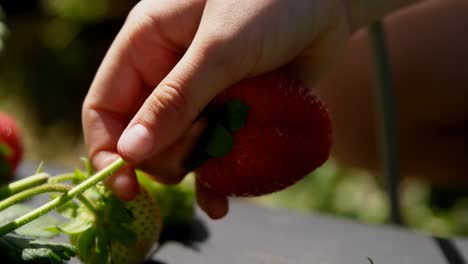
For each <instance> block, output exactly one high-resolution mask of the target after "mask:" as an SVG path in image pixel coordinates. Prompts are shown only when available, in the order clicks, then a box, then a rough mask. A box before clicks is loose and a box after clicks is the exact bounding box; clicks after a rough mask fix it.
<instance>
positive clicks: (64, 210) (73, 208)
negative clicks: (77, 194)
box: [52, 198, 79, 219]
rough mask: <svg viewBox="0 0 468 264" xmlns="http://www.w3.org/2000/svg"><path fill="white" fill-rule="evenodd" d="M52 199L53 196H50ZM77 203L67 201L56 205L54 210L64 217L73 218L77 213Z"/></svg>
mask: <svg viewBox="0 0 468 264" xmlns="http://www.w3.org/2000/svg"><path fill="white" fill-rule="evenodd" d="M52 199H53V198H52ZM78 208H79V207H78V205H77V204H76V203H75V202H74V201H73V200H71V201H68V202H66V203H64V204H63V205H61V206H59V207H57V208H56V209H55V210H56V211H57V212H58V213H59V214H60V215H61V216H63V217H65V218H69V219H70V218H74V217H76V216H77V215H78Z"/></svg>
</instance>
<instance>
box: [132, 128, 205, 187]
mask: <svg viewBox="0 0 468 264" xmlns="http://www.w3.org/2000/svg"><path fill="white" fill-rule="evenodd" d="M205 127H206V120H204V119H201V120H198V121H197V122H195V123H194V124H193V125H192V126H191V127H190V129H189V130H188V131H187V132H186V133H185V134H184V135H183V136H182V137H181V138H180V139H177V140H176V142H175V143H174V144H172V145H171V146H169V147H168V148H166V149H165V150H164V151H163V152H161V153H157V154H156V156H154V157H151V158H150V159H149V161H147V162H144V163H143V164H142V165H141V168H142V169H143V170H144V171H147V172H149V173H152V174H153V175H154V178H155V179H156V180H157V181H159V182H161V183H164V184H177V183H179V182H180V181H181V180H182V179H183V178H184V176H185V175H186V174H187V173H188V172H187V171H186V169H185V162H186V161H187V159H189V158H190V156H191V155H192V153H193V151H194V149H195V147H196V144H197V142H198V139H199V138H200V137H201V135H202V133H203V131H204V129H205Z"/></svg>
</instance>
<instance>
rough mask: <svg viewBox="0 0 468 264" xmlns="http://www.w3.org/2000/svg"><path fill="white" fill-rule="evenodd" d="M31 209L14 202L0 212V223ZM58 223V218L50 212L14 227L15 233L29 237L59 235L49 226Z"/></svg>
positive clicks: (2, 223) (4, 222)
mask: <svg viewBox="0 0 468 264" xmlns="http://www.w3.org/2000/svg"><path fill="white" fill-rule="evenodd" d="M31 210H32V208H31V207H29V206H26V205H23V204H15V205H13V206H11V207H9V208H7V209H5V210H3V211H1V212H0V225H4V224H6V223H8V222H10V221H12V220H14V219H16V218H18V217H20V216H23V215H25V214H26V213H29V212H30V211H31ZM60 223H61V221H60V220H58V219H57V218H55V217H53V216H51V215H50V214H48V215H43V216H41V217H39V218H37V219H36V220H34V221H32V222H30V223H28V224H26V225H24V226H22V227H20V228H18V229H16V230H15V233H17V234H19V235H24V236H31V237H47V238H50V237H55V236H57V235H59V232H57V230H54V229H53V228H51V227H56V226H58V225H60Z"/></svg>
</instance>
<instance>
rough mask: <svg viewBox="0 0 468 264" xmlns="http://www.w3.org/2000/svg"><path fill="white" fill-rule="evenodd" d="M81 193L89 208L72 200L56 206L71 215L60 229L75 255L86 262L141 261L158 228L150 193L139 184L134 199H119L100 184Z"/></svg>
mask: <svg viewBox="0 0 468 264" xmlns="http://www.w3.org/2000/svg"><path fill="white" fill-rule="evenodd" d="M85 196H86V197H87V199H88V200H89V201H90V202H91V203H92V204H93V206H94V209H93V210H89V207H87V206H85V205H83V204H82V203H80V204H76V203H74V202H73V203H68V204H67V205H66V206H64V207H62V208H61V209H60V210H61V212H62V214H63V215H64V216H66V217H69V218H70V219H71V221H70V222H68V223H67V224H65V225H63V226H61V227H60V229H61V231H62V232H64V233H66V234H68V235H69V236H70V242H71V244H72V245H73V246H75V247H76V248H77V250H78V257H79V259H80V260H81V261H82V262H83V263H87V264H95V263H96V264H101V263H113V264H120V263H125V264H132V263H142V262H143V260H144V258H145V256H146V255H147V254H148V253H149V251H150V249H151V248H152V247H153V246H154V245H155V244H157V242H158V239H159V236H160V233H161V229H162V216H161V211H160V207H159V204H158V202H157V201H156V200H155V199H154V197H153V196H152V195H150V194H149V193H148V191H147V190H146V189H145V188H142V189H141V191H140V194H139V195H138V196H137V197H136V198H135V199H133V200H131V201H128V202H123V201H120V200H119V199H118V198H117V197H116V196H115V195H114V194H113V193H112V192H111V191H110V190H108V189H107V188H105V187H104V186H102V185H101V186H97V187H96V188H92V189H90V190H89V191H88V192H86V193H85Z"/></svg>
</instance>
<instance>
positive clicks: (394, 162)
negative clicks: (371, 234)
mask: <svg viewBox="0 0 468 264" xmlns="http://www.w3.org/2000/svg"><path fill="white" fill-rule="evenodd" d="M369 33H370V41H371V43H370V44H371V45H372V48H373V52H374V59H375V67H376V74H377V85H376V90H375V91H376V102H377V105H376V106H377V113H378V116H377V123H378V132H380V133H379V136H380V153H381V157H382V165H383V168H384V175H385V179H386V187H387V192H388V195H389V198H390V211H391V221H392V222H393V223H394V224H398V225H400V224H402V223H403V220H402V216H401V210H400V201H399V195H398V189H399V178H400V163H399V147H398V146H399V145H398V144H399V142H398V136H397V135H398V126H397V123H398V122H397V116H396V111H395V101H396V100H395V96H394V94H393V86H394V85H393V82H392V74H391V67H390V66H391V65H390V62H389V58H388V53H387V47H386V40H385V33H384V28H383V25H382V22H381V21H378V22H376V23H374V24H372V25H371V26H370V27H369Z"/></svg>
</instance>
